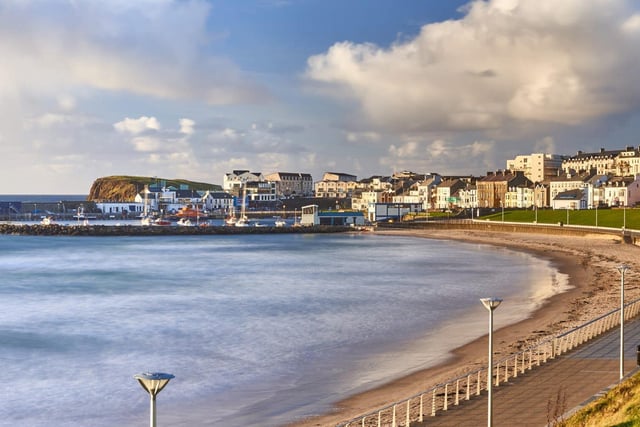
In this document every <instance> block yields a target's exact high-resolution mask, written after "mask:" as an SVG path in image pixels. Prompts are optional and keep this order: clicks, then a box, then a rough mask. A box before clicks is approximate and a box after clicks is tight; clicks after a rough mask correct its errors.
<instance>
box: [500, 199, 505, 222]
mask: <svg viewBox="0 0 640 427" xmlns="http://www.w3.org/2000/svg"><path fill="white" fill-rule="evenodd" d="M500 206H501V207H502V222H504V202H503V201H502V200H500Z"/></svg>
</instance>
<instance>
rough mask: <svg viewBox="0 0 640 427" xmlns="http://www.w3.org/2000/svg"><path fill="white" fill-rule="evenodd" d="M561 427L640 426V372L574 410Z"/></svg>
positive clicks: (560, 424)
mask: <svg viewBox="0 0 640 427" xmlns="http://www.w3.org/2000/svg"><path fill="white" fill-rule="evenodd" d="M555 425H557V426H562V427H600V426H610V427H614V426H615V427H631V426H640V374H636V375H634V376H632V377H631V378H629V379H627V380H626V381H624V382H623V383H622V384H620V385H619V386H617V387H615V388H614V389H612V390H611V391H609V392H608V393H607V394H606V395H604V396H603V397H601V398H600V399H598V400H596V401H594V402H592V403H591V404H589V405H587V406H586V407H584V408H583V409H581V410H580V411H578V412H576V413H575V414H574V415H573V416H571V417H570V418H569V419H567V420H566V421H560V422H557V423H556V424H555Z"/></svg>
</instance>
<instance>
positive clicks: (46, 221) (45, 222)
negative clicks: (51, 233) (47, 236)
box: [40, 216, 55, 225]
mask: <svg viewBox="0 0 640 427" xmlns="http://www.w3.org/2000/svg"><path fill="white" fill-rule="evenodd" d="M40 224H42V225H53V224H55V221H54V219H53V217H50V216H45V217H44V218H42V220H41V221H40Z"/></svg>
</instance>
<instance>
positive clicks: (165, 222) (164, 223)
mask: <svg viewBox="0 0 640 427" xmlns="http://www.w3.org/2000/svg"><path fill="white" fill-rule="evenodd" d="M151 225H153V226H156V227H167V226H169V225H171V221H169V220H168V219H164V218H157V219H154V220H153V221H152V222H151Z"/></svg>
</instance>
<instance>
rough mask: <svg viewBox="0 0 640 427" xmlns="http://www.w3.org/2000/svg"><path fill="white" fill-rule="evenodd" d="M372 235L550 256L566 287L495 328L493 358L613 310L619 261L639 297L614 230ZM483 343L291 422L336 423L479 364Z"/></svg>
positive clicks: (637, 267)
mask: <svg viewBox="0 0 640 427" xmlns="http://www.w3.org/2000/svg"><path fill="white" fill-rule="evenodd" d="M377 233H378V234H385V235H411V236H416V237H425V238H432V239H446V240H460V241H465V242H470V243H483V244H490V245H495V246H501V247H508V248H510V249H513V250H518V251H525V252H528V253H531V254H533V255H535V256H536V257H539V258H544V259H548V260H550V261H551V262H552V263H553V265H554V267H555V268H556V269H557V270H558V271H559V272H561V273H564V274H567V275H568V276H569V285H570V286H571V289H570V290H568V291H567V292H564V293H561V294H558V295H555V296H553V297H551V298H549V299H548V300H547V301H546V303H545V304H543V305H542V306H541V307H540V308H539V309H538V310H537V311H536V312H535V313H533V315H532V316H531V317H530V318H528V319H526V320H523V321H521V322H518V323H516V324H512V325H509V326H506V327H503V328H501V329H499V330H497V331H495V332H494V350H495V354H496V356H497V357H500V356H504V355H507V354H509V353H511V352H514V351H518V350H520V349H522V348H526V347H528V346H529V345H531V344H534V343H535V342H537V341H538V340H540V339H541V338H543V337H547V336H551V335H554V334H557V333H559V332H562V331H566V330H568V329H571V328H573V327H575V326H578V325H580V324H582V323H585V322H586V321H589V320H591V319H593V318H595V317H598V316H599V315H601V314H604V313H606V312H609V311H611V310H614V309H616V308H618V307H619V306H620V274H619V273H618V271H617V269H616V267H617V266H618V265H620V264H626V265H628V266H629V267H630V270H629V271H628V272H627V273H626V275H625V301H631V300H634V299H637V298H639V297H640V286H639V285H638V281H639V279H640V258H639V257H638V255H640V247H638V246H635V245H631V244H625V243H623V242H622V239H621V238H620V236H616V235H588V236H581V237H576V236H560V235H558V236H555V235H542V234H534V233H511V232H487V231H469V230H398V231H395V230H394V231H391V230H389V231H387V230H384V231H378V232H377ZM484 320H485V319H482V320H481V321H484ZM486 341H487V338H486V336H484V337H481V338H479V339H477V340H475V341H472V342H470V343H468V344H466V345H464V346H462V347H460V348H458V349H456V350H454V352H453V353H452V354H451V357H450V358H449V360H448V361H447V362H445V363H443V364H440V365H438V366H435V367H431V368H428V369H424V370H421V371H418V372H415V373H413V374H410V375H407V376H405V377H403V378H399V379H397V380H394V381H391V382H390V383H388V384H385V385H383V386H381V387H378V388H376V389H373V390H370V391H367V392H364V393H361V394H358V395H355V396H352V397H349V398H347V399H344V400H342V401H340V402H338V403H337V405H336V407H335V410H334V411H333V412H332V413H330V414H325V415H322V416H318V417H314V418H310V419H307V420H304V421H300V422H296V423H293V424H291V425H292V426H302V427H310V426H334V425H336V424H338V423H340V422H343V421H346V420H349V419H351V418H353V417H356V416H358V415H361V414H364V413H367V412H369V411H372V410H375V409H378V408H380V407H383V406H386V405H387V404H389V403H390V402H394V401H398V400H402V399H405V398H407V397H409V396H411V395H414V394H416V393H418V392H421V391H424V390H427V389H428V388H430V387H432V386H434V385H436V384H438V383H441V382H443V381H445V380H447V379H451V378H454V377H456V376H458V375H461V374H463V373H465V372H468V371H470V370H474V369H476V368H478V367H481V366H484V365H485V364H486V360H487V342H486Z"/></svg>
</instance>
